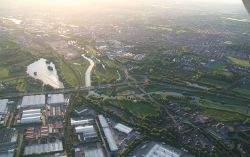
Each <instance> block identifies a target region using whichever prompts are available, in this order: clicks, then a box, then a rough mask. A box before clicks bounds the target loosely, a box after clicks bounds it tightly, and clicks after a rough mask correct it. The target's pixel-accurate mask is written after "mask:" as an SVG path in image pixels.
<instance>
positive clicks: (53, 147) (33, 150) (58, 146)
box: [24, 141, 63, 155]
mask: <svg viewBox="0 0 250 157" xmlns="http://www.w3.org/2000/svg"><path fill="white" fill-rule="evenodd" d="M61 151H63V145H62V141H58V142H54V143H47V144H37V145H32V146H27V147H25V149H24V155H32V154H42V153H52V152H61Z"/></svg>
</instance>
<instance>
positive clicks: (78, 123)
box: [70, 118, 93, 125]
mask: <svg viewBox="0 0 250 157" xmlns="http://www.w3.org/2000/svg"><path fill="white" fill-rule="evenodd" d="M92 121H93V119H83V120H74V119H72V118H71V120H70V123H71V125H84V124H90V123H92Z"/></svg>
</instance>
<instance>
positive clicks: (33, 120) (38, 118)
mask: <svg viewBox="0 0 250 157" xmlns="http://www.w3.org/2000/svg"><path fill="white" fill-rule="evenodd" d="M41 122H42V120H41V116H35V117H27V118H22V119H21V120H20V121H19V123H21V124H30V123H41Z"/></svg>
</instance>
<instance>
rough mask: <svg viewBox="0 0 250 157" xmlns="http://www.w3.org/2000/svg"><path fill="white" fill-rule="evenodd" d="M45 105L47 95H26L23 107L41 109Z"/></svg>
mask: <svg viewBox="0 0 250 157" xmlns="http://www.w3.org/2000/svg"><path fill="white" fill-rule="evenodd" d="M44 106H45V95H32V96H24V97H23V100H22V103H21V108H23V109H38V108H39V109H41V108H43V107H44Z"/></svg>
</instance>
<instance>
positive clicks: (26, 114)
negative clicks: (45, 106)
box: [17, 109, 42, 124]
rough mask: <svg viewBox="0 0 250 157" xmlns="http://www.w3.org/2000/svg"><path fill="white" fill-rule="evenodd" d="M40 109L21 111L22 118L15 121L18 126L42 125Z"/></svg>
mask: <svg viewBox="0 0 250 157" xmlns="http://www.w3.org/2000/svg"><path fill="white" fill-rule="evenodd" d="M41 117H42V113H41V109H35V110H34V109H31V110H23V113H22V118H21V119H20V120H18V121H17V123H20V124H30V123H42V118H41Z"/></svg>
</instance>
